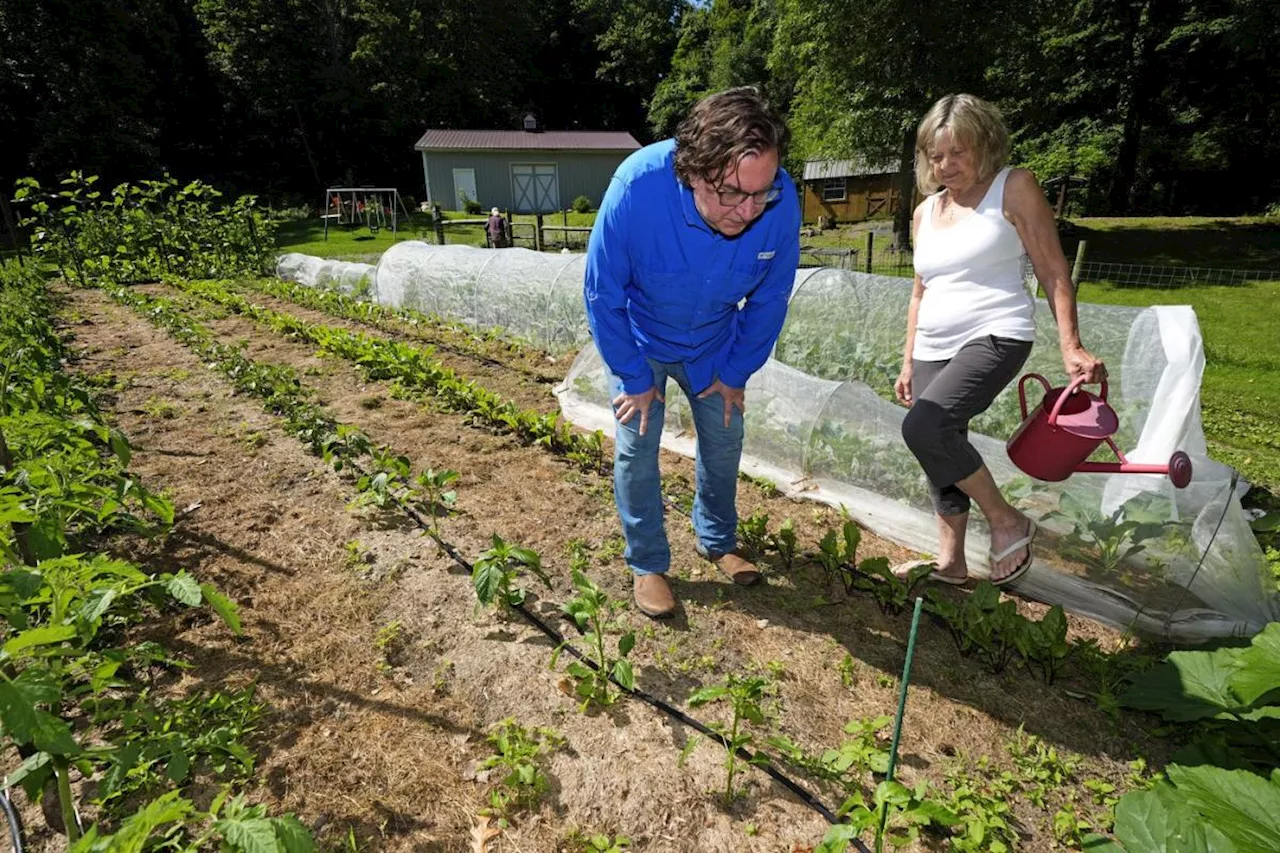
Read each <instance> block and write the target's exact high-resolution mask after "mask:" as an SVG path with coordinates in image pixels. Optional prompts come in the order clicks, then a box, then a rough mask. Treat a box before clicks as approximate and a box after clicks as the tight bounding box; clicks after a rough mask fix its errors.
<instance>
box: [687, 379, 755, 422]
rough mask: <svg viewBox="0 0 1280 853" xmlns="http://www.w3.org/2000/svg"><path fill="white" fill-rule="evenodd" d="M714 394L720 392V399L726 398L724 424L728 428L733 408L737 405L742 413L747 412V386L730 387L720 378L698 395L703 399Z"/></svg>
mask: <svg viewBox="0 0 1280 853" xmlns="http://www.w3.org/2000/svg"><path fill="white" fill-rule="evenodd" d="M712 394H719V395H720V399H722V400H724V425H725V427H726V428H727V427H728V426H729V421H730V420H732V418H733V410H734V407H735V406H736V407H737V409H738V411H739V412H742V414H744V415H745V414H746V413H747V399H746V389H745V388H730V387H729V386H728V385H725V384H724V383H723V382H721V381H720V380H719V379H717V380H716V381H715V382H712V383H711V386H710V387H709V388H707V390H705V391H703V392H702V393H701V394H699V395H698V399H699V400H702V399H704V398H706V397H710V396H711V395H712Z"/></svg>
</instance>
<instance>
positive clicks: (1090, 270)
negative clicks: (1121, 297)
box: [1076, 261, 1280, 289]
mask: <svg viewBox="0 0 1280 853" xmlns="http://www.w3.org/2000/svg"><path fill="white" fill-rule="evenodd" d="M1086 281H1092V282H1102V281H1106V282H1110V283H1111V284H1112V285H1114V286H1116V287H1154V288H1165V289H1174V288H1179V287H1197V286H1200V285H1223V286H1228V287H1231V286H1240V285H1245V284H1248V283H1250V282H1254V281H1280V270H1250V269H1216V268H1212V267H1169V266H1154V265H1150V264H1113V263H1106V262H1103V261H1085V262H1084V263H1082V264H1080V266H1079V270H1078V271H1077V273H1076V284H1077V285H1079V284H1080V283H1081V282H1086Z"/></svg>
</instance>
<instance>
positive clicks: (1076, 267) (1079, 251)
mask: <svg viewBox="0 0 1280 853" xmlns="http://www.w3.org/2000/svg"><path fill="white" fill-rule="evenodd" d="M1088 245H1089V241H1087V240H1081V241H1080V242H1079V243H1077V244H1076V262H1075V263H1074V264H1072V265H1071V282H1072V283H1073V284H1074V285H1075V287H1076V290H1079V289H1080V276H1081V275H1082V274H1083V273H1084V255H1085V250H1086V247H1087V246H1088Z"/></svg>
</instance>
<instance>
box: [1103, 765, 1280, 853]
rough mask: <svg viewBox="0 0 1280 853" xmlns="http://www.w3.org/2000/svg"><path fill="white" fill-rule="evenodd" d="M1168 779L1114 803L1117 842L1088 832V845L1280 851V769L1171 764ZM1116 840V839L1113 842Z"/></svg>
mask: <svg viewBox="0 0 1280 853" xmlns="http://www.w3.org/2000/svg"><path fill="white" fill-rule="evenodd" d="M1165 772H1166V775H1167V779H1166V780H1165V781H1162V782H1159V783H1157V784H1156V785H1155V787H1153V788H1152V789H1151V790H1146V791H1133V792H1130V793H1128V794H1125V795H1124V796H1123V797H1121V798H1120V801H1119V803H1117V805H1116V819H1115V829H1114V832H1115V842H1111V841H1109V840H1108V839H1105V838H1103V837H1101V836H1096V835H1089V836H1087V837H1086V842H1087V844H1088V845H1089V846H1087V848H1086V849H1089V850H1100V851H1104V853H1106V851H1118V853H1168V851H1172V850H1212V851H1232V853H1269V851H1274V850H1280V774H1278V773H1272V775H1271V777H1270V778H1265V777H1263V776H1259V775H1257V774H1255V773H1251V772H1249V771H1247V770H1227V769H1225V768H1222V767H1213V766H1209V765H1202V766H1198V767H1184V766H1181V765H1178V764H1171V765H1169V766H1168V767H1167V768H1166V769H1165ZM1117 842H1118V843H1117Z"/></svg>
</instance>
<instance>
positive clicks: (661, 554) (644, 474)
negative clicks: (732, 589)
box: [611, 360, 742, 575]
mask: <svg viewBox="0 0 1280 853" xmlns="http://www.w3.org/2000/svg"><path fill="white" fill-rule="evenodd" d="M649 366H650V367H651V368H652V369H653V379H654V382H655V383H656V384H657V387H658V388H659V389H660V390H661V391H662V392H663V394H664V395H665V394H666V388H667V379H668V377H669V378H671V379H674V380H675V381H676V384H677V385H679V386H680V389H681V390H682V391H684V394H685V397H687V398H688V400H689V405H690V407H691V408H692V409H693V424H694V429H696V430H697V433H698V448H697V455H696V456H695V470H696V474H697V492H696V495H695V497H694V501H693V531H694V533H695V534H696V535H697V537H698V541H699V543H700V544H701V545H702V547H703V548H704V549H706V551H707V552H708V553H710V554H727V553H729V552H730V551H732V550H733V549H734V547H735V546H736V545H737V531H738V507H737V496H738V462H739V460H741V458H742V412H740V411H738V410H737V409H736V408H735V409H734V410H733V416H732V417H731V418H730V420H729V426H728V427H727V428H726V427H725V425H724V399H723V398H722V397H721V396H720V395H719V394H712V395H710V396H708V397H706V398H704V399H701V400H700V399H698V397H697V395H696V394H694V393H693V392H692V390H691V389H690V388H689V377H688V376H686V375H685V370H684V365H683V364H660V363H658V362H656V361H652V360H650V361H649ZM611 388H612V392H613V394H612V396H613V397H616V396H618V395H619V394H621V393H622V383H621V382H620V381H619V380H618V378H617V377H614V378H613V380H612V382H611ZM665 412H666V406H665V405H664V404H663V403H660V402H658V401H657V400H654V401H653V403H652V404H651V406H650V408H649V425H648V428H647V429H646V431H645V434H644V435H643V436H642V435H640V415H639V414H636V415H634V416H633V417H632V418H631V420H630V421H629V422H628V423H625V424H623V423H620V424H618V425H617V431H616V434H615V439H614V456H613V491H614V497H615V498H616V500H617V504H618V515H619V516H620V517H621V519H622V533H623V535H624V536H625V537H626V540H627V550H626V558H627V565H629V566H630V567H631V571H633V572H635V573H636V574H637V575H650V574H663V573H665V572H666V571H667V569H669V568H670V567H671V546H670V545H669V544H668V542H667V532H666V529H665V528H664V526H663V512H662V509H663V508H662V479H661V475H660V473H659V471H658V445H659V441H660V440H661V438H662V422H663V416H664V414H665Z"/></svg>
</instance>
